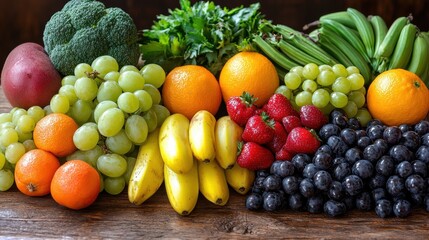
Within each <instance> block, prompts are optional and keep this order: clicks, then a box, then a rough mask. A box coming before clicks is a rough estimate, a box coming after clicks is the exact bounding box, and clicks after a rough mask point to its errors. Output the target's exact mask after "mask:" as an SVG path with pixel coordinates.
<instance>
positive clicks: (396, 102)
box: [367, 69, 429, 126]
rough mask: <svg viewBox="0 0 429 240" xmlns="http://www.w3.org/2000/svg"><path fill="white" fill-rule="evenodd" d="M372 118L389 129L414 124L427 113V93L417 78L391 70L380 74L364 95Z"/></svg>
mask: <svg viewBox="0 0 429 240" xmlns="http://www.w3.org/2000/svg"><path fill="white" fill-rule="evenodd" d="M367 106H368V110H369V112H370V113H371V115H372V117H373V118H376V119H379V120H380V121H382V122H383V123H384V124H386V125H389V126H394V125H400V124H415V123H417V122H418V121H420V120H422V119H424V118H425V117H426V115H427V114H428V111H429V90H428V88H427V87H426V85H425V84H424V82H423V81H422V80H421V79H420V78H419V76H417V75H416V74H414V73H412V72H410V71H407V70H404V69H392V70H388V71H385V72H383V73H381V74H379V75H378V76H377V77H376V78H375V79H374V80H373V81H372V82H371V84H370V86H369V87H368V91H367Z"/></svg>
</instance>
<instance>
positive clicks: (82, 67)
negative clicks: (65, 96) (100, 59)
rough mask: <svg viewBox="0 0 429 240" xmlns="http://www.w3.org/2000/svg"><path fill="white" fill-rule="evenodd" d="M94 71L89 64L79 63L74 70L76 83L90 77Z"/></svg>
mask: <svg viewBox="0 0 429 240" xmlns="http://www.w3.org/2000/svg"><path fill="white" fill-rule="evenodd" d="M93 71H94V70H93V69H92V67H91V65H89V64H88V63H79V64H78V65H76V67H75V68H74V75H75V77H76V79H75V81H76V80H77V78H81V77H88V74H89V73H91V72H93Z"/></svg>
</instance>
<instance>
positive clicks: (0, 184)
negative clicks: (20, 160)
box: [0, 169, 15, 192]
mask: <svg viewBox="0 0 429 240" xmlns="http://www.w3.org/2000/svg"><path fill="white" fill-rule="evenodd" d="M14 181H15V179H14V177H13V172H12V171H11V170H9V169H1V170H0V191H2V192H4V191H7V190H9V189H10V188H11V187H12V186H13V183H14Z"/></svg>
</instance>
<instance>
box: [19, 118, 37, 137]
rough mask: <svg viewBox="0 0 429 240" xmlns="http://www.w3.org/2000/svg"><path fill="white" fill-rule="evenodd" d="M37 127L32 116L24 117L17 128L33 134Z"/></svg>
mask: <svg viewBox="0 0 429 240" xmlns="http://www.w3.org/2000/svg"><path fill="white" fill-rule="evenodd" d="M35 126H36V122H35V121H34V118H33V117H31V116H30V115H22V116H21V117H20V118H19V119H18V122H17V123H16V127H17V128H18V129H19V130H20V131H22V132H24V133H28V132H32V131H33V130H34V127H35Z"/></svg>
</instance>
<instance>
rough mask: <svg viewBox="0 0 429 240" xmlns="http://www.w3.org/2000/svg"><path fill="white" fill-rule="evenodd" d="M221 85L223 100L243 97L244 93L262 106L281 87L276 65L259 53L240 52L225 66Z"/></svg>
mask: <svg viewBox="0 0 429 240" xmlns="http://www.w3.org/2000/svg"><path fill="white" fill-rule="evenodd" d="M219 84H220V88H221V90H222V96H223V100H224V101H225V102H227V101H228V99H229V98H231V97H233V96H241V95H242V94H243V92H244V91H246V92H248V93H250V94H251V95H253V96H254V97H256V98H257V101H256V102H255V104H256V105H257V106H259V107H260V106H262V105H263V104H265V103H266V102H267V101H268V99H269V98H270V97H271V96H272V95H273V94H274V92H275V91H276V89H277V87H278V86H279V84H280V82H279V76H278V74H277V70H276V68H275V66H274V64H273V63H272V62H271V61H270V60H269V59H268V58H267V57H265V56H264V55H262V54H260V53H258V52H239V53H237V54H236V55H234V56H233V57H231V58H230V59H229V60H228V61H227V62H226V63H225V65H224V66H223V68H222V70H221V72H220V76H219Z"/></svg>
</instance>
